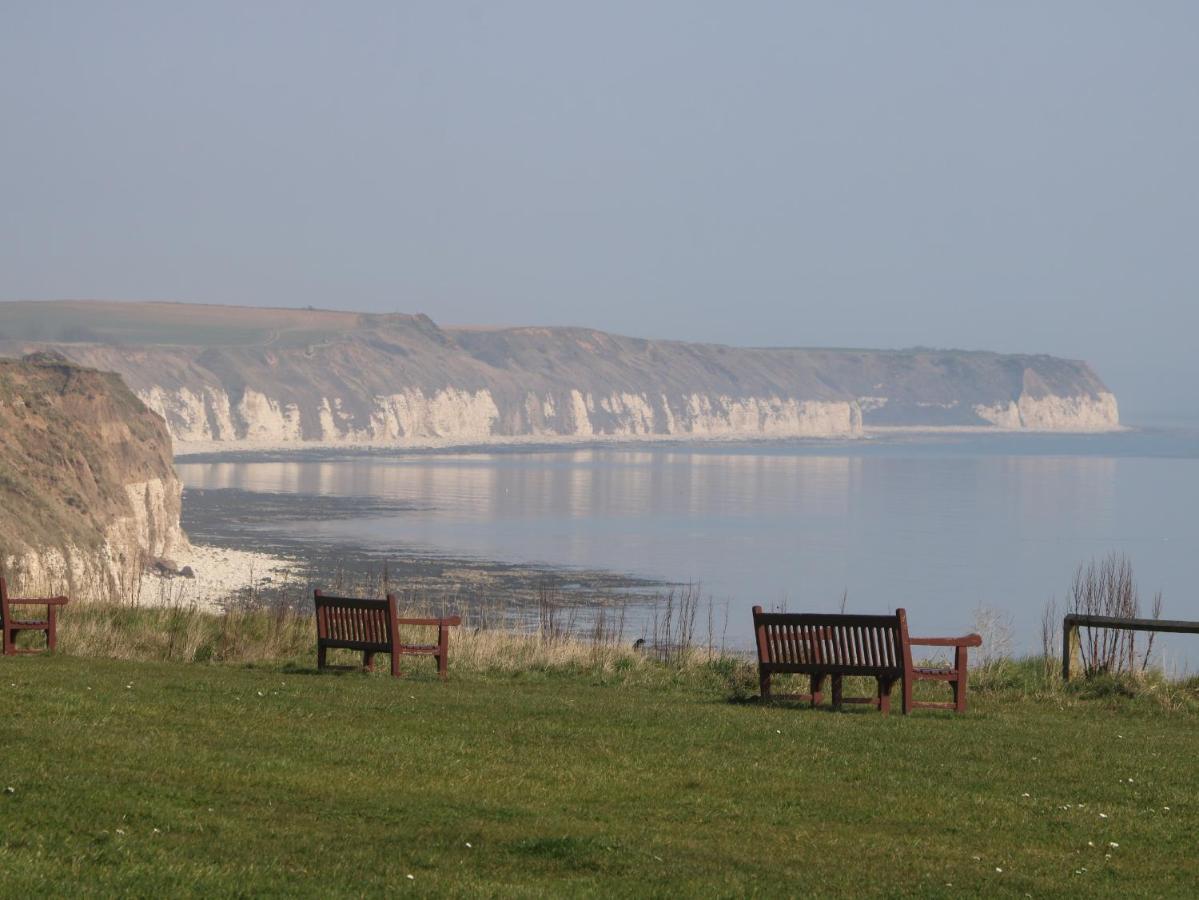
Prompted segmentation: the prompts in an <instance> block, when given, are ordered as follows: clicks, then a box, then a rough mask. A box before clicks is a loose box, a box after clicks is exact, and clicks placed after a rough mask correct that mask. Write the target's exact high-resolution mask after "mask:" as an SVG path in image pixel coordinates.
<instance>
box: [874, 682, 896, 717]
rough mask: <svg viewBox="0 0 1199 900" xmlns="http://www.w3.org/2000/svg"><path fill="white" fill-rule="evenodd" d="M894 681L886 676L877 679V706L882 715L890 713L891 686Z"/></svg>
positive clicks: (893, 684)
mask: <svg viewBox="0 0 1199 900" xmlns="http://www.w3.org/2000/svg"><path fill="white" fill-rule="evenodd" d="M894 686H895V682H894V681H891V680H889V679H886V678H879V679H878V708H879V712H881V713H882V714H883V715H884V716H886V715H890V713H891V688H893V687H894Z"/></svg>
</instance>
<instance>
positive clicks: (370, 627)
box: [313, 590, 462, 679]
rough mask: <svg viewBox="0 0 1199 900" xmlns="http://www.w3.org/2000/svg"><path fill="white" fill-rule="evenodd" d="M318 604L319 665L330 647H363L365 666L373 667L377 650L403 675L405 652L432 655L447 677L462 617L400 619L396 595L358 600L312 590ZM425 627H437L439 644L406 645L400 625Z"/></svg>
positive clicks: (357, 648)
mask: <svg viewBox="0 0 1199 900" xmlns="http://www.w3.org/2000/svg"><path fill="white" fill-rule="evenodd" d="M313 602H314V604H315V605H316V664H317V668H320V669H324V668H326V667H327V666H326V661H325V657H326V652H327V651H328V650H335V649H343V650H360V651H361V652H362V667H363V668H364V669H366V670H367V671H370V670H371V669H373V668H374V664H375V654H376V653H389V654H391V674H392V675H393V676H395V677H396V678H399V677H400V657H401V656H404V655H416V656H432V657H434V659H436V661H437V674H438V675H439V676H440V677H441V678H443V679H444V678H445V677H446V666H447V663H448V659H449V651H450V644H449V640H450V632H449V629H450V627H451V626H453V625H460V624H461V623H462V619H461V618H459V617H458V616H449V617H446V618H439V619H424V618H422V619H414V618H400V617H399V615H398V613H397V611H396V609H397V607H396V597H395V594H388V595H387V599H386V600H358V599H355V598H352V597H332V596H330V595H328V594H325V593H322V592H321V591H319V590H318V591H314V592H313ZM401 626H404V627H409V626H413V627H425V628H436V629H437V643H436V644H405V643H404V642H403V641H402V640H401V639H400V628H401Z"/></svg>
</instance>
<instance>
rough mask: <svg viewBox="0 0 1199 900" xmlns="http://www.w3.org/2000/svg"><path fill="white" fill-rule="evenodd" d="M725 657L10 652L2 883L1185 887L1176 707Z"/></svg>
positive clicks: (280, 890)
mask: <svg viewBox="0 0 1199 900" xmlns="http://www.w3.org/2000/svg"><path fill="white" fill-rule="evenodd" d="M729 669H730V666H729V665H728V664H724V665H722V666H716V667H711V668H707V669H705V668H702V667H701V668H700V669H698V670H694V671H692V672H689V673H686V674H679V673H677V672H672V671H670V670H668V669H665V668H659V667H655V666H645V667H641V668H639V669H629V670H624V671H615V672H609V673H607V674H602V673H598V672H587V671H582V670H574V671H561V672H538V671H527V672H518V673H492V674H487V673H481V672H455V671H453V670H451V672H452V675H451V680H450V682H449V683H448V684H440V683H438V682H437V681H436V680H435V679H433V678H432V677H431V676H430V675H428V674H425V673H423V671H422V672H419V673H415V674H413V675H412V676H411V677H410V678H407V679H404V680H402V681H393V680H392V679H390V678H387V677H385V676H382V675H374V676H368V675H360V674H347V675H336V674H328V673H326V674H321V675H317V674H314V673H313V672H312V671H311V670H307V669H303V668H298V667H294V666H285V665H265V666H256V667H236V666H231V665H198V664H183V663H162V662H128V661H110V660H95V659H82V658H74V657H68V656H58V657H54V658H3V659H0V790H4V793H0V829H2V831H0V893H3V894H4V895H6V896H22V895H30V894H59V895H76V894H87V893H91V894H99V895H117V894H120V895H125V896H177V895H205V896H233V895H243V896H245V895H271V894H275V895H280V894H289V895H304V896H335V895H351V896H360V895H371V896H373V895H382V894H388V895H395V894H401V893H407V892H411V893H414V894H420V895H471V896H529V895H593V896H598V895H603V896H610V895H639V896H647V895H657V896H665V895H680V894H694V895H717V896H749V895H763V896H782V895H819V896H837V895H841V896H902V895H911V896H926V897H935V896H944V897H960V896H980V895H986V896H992V895H1014V896H1016V895H1018V896H1023V895H1026V894H1028V895H1032V896H1036V897H1043V896H1054V895H1071V896H1077V895H1084V894H1085V895H1106V896H1113V895H1119V894H1126V895H1136V896H1194V895H1196V893H1199V854H1197V853H1196V852H1195V847H1196V840H1197V836H1199V773H1197V771H1196V758H1197V756H1199V716H1197V715H1196V714H1195V713H1194V712H1193V711H1190V710H1188V709H1181V710H1178V711H1174V712H1171V711H1168V710H1165V709H1163V708H1162V706H1161V705H1160V704H1158V703H1153V702H1150V701H1147V700H1145V699H1144V698H1136V699H1130V698H1125V697H1122V696H1120V695H1119V694H1118V693H1117V694H1112V695H1110V696H1107V697H1084V696H1082V695H1078V694H1071V693H1061V692H1058V693H1056V694H1045V695H1043V696H1042V697H1041V698H1039V699H1038V698H1037V697H1035V696H1032V695H1030V694H1029V693H1028V692H1027V691H1025V690H1023V689H1020V690H1011V691H1007V692H1004V691H999V692H995V693H988V692H985V691H978V692H975V694H974V695H973V696H972V702H973V708H972V710H971V712H970V713H968V714H967V715H966V716H964V717H958V718H955V717H953V716H952V715H949V714H941V713H937V712H926V713H923V714H913V715H912V716H909V717H906V718H905V717H903V716H900V715H897V714H896V715H892V716H891V717H890V718H883V717H882V716H880V715H879V714H878V713H877V712H874V711H870V710H866V709H852V710H850V711H846V712H843V713H832V712H829V711H822V710H816V711H813V710H809V709H803V708H798V707H794V706H792V707H788V706H762V705H760V704H758V703H756V702H753V701H748V700H745V699H735V696H734V695H736V694H738V693H744V692H743V691H740V692H739V691H737V690H736V688H735V687H734V686H732V685H731V682H732V680H734V679H733V678H732V677H731V675H730V671H729ZM743 684H744V682H743V681H742V685H743ZM10 787H11V788H12V790H11V792H9V791H8V790H7V789H8V788H10ZM1116 845H1118V846H1116Z"/></svg>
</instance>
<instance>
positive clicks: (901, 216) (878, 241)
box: [0, 0, 1199, 418]
mask: <svg viewBox="0 0 1199 900" xmlns="http://www.w3.org/2000/svg"><path fill="white" fill-rule="evenodd" d="M1197 166H1199V3H1194V2H1179V3H1166V2H1154V3H1131V2H1121V3H1103V2H1095V0H1088V2H1078V3H1066V2H1057V3H1054V2H1046V0H1037V2H1030V3H1013V2H1003V3H974V2H964V0H963V2H943V3H914V2H905V3H893V2H880V3H874V4H871V3H853V4H849V3H829V2H819V3H800V2H786V3H733V2H724V3H702V2H695V0H688V2H679V3H673V2H672V3H668V2H651V0H639V2H632V3H618V2H608V0H605V2H602V3H600V2H590V3H570V2H562V0H557V2H545V3H515V2H508V3H499V2H479V3H453V2H430V3H424V4H405V3H399V2H340V3H333V2H329V3H301V2H280V3H266V2H236V3H219V2H213V0H206V2H197V3H190V4H184V3H162V2H148V3H102V2H81V3H60V2H49V0H29V2H23V0H0V299H41V298H52V297H97V298H128V299H151V298H160V299H174V300H185V301H207V302H216V303H248V304H264V305H280V306H286V305H308V304H312V305H316V306H325V307H333V308H345V309H360V310H386V311H394V310H400V311H406V312H418V311H420V312H426V313H428V314H429V315H431V316H432V317H433V318H434V319H435V320H437V321H438V322H442V323H549V324H584V325H593V326H596V327H599V328H604V329H609V330H614V331H618V332H623V333H627V334H634V335H642V336H653V337H675V338H683V339H694V340H715V341H724V342H729V343H736V344H791V345H839V346H846V345H849V346H881V347H901V346H910V345H917V344H922V345H930V346H941V347H969V348H988V349H995V350H1013V351H1015V350H1019V351H1035V352H1049V353H1055V354H1061V355H1066V356H1071V357H1081V358H1084V359H1088V360H1090V361H1091V362H1093V363H1094V364H1095V365H1096V367H1097V368H1098V370H1099V371H1100V374H1101V375H1102V376H1104V377H1105V378H1106V380H1107V381H1108V383H1109V384H1110V385H1111V386H1112V387H1113V388H1114V389H1115V390H1116V392H1117V394H1118V395H1120V396H1121V398H1122V400H1123V404H1124V409H1125V412H1126V414H1128V415H1130V416H1131V417H1133V418H1136V417H1137V416H1138V415H1141V416H1144V415H1149V414H1153V413H1160V412H1164V411H1168V410H1170V409H1176V410H1177V411H1179V412H1182V413H1192V414H1193V413H1197V412H1199V390H1197V388H1196V386H1197V385H1199V354H1197V353H1196V352H1195V350H1194V347H1195V343H1196V340H1197V332H1199V247H1197V243H1199V240H1197V239H1199V175H1197V174H1196V167H1197Z"/></svg>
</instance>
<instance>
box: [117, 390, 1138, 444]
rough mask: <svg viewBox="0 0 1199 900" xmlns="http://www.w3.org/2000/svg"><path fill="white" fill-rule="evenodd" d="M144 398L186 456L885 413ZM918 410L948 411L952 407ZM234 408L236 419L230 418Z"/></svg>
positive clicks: (689, 399) (1084, 400) (1106, 397)
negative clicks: (219, 450) (302, 404)
mask: <svg viewBox="0 0 1199 900" xmlns="http://www.w3.org/2000/svg"><path fill="white" fill-rule="evenodd" d="M140 396H141V397H142V399H143V400H144V401H145V402H146V404H147V405H148V406H150V407H151V408H152V409H155V410H156V411H158V412H159V413H160V414H162V415H163V417H164V418H165V419H166V422H167V425H168V427H169V428H170V430H171V431H172V434H173V435H174V437H175V440H176V442H177V443H178V444H181V445H182V447H183V449H185V450H186V449H192V448H200V447H205V446H212V445H216V446H220V447H228V448H230V449H233V448H255V447H258V448H267V447H277V446H286V445H294V444H297V443H301V442H305V441H311V442H313V443H318V444H320V445H327V446H360V445H370V446H380V447H405V446H428V445H453V444H487V443H500V442H506V441H512V440H520V439H522V438H537V439H543V440H548V441H555V440H562V441H572V440H575V441H577V440H585V439H588V438H613V439H641V440H654V439H679V438H685V439H716V440H752V439H760V438H818V437H853V436H856V435H860V434H861V433H862V431H863V422H862V416H863V412H867V413H869V412H870V411H872V410H878V409H881V408H883V407H885V406H886V405H887V403H888V401H887V399H886V398H885V397H879V396H869V397H861V398H858V399H856V400H848V401H836V400H833V401H826V400H799V399H796V398H794V397H780V396H768V397H733V396H728V395H711V394H704V393H691V394H686V395H676V396H669V395H666V394H658V395H649V394H644V393H633V392H629V391H613V392H609V393H602V394H600V393H595V392H592V391H585V390H582V389H579V388H574V389H571V390H569V391H564V392H559V393H557V394H546V395H541V394H538V393H535V392H532V391H530V392H527V393H526V394H525V395H524V398H523V400H517V401H515V402H511V403H509V404H508V406H507V407H506V408H501V406H500V404H499V403H497V401H496V398H495V397H494V396H493V395H492V393H491V392H490V391H488V390H475V391H470V390H460V389H456V388H445V389H442V390H439V391H433V392H425V391H422V390H421V389H419V388H412V389H409V390H405V391H400V392H397V393H394V394H389V395H386V396H375V397H372V398H369V401H368V404H369V405H364V404H363V402H362V399H361V398H359V399H358V401H357V402H356V403H353V402H351V400H350V399H349V398H345V397H322V398H320V401H319V404H318V405H317V406H316V407H315V408H314V409H312V410H308V411H305V410H301V409H300V408H299V407H298V406H297V405H296V404H294V403H285V402H281V401H279V400H277V399H275V398H272V397H269V396H266V395H265V394H263V393H261V392H258V391H254V390H247V391H246V392H245V395H244V396H243V397H242V398H241V399H240V400H238V401H236V402H234V401H232V400H231V399H230V397H229V396H228V395H227V394H226V393H225V392H224V391H222V390H220V389H219V388H214V387H205V388H203V389H202V390H199V391H193V390H189V389H187V388H180V389H178V390H175V391H168V390H165V389H163V388H161V387H154V388H152V389H150V390H149V391H143V392H142V393H141V395H140ZM916 406H918V407H924V406H935V407H936V408H937V409H942V408H944V409H952V408H955V407H956V406H957V402H956V401H955V402H952V403H939V404H919V403H918V404H916ZM231 408H232V409H233V410H234V411H235V414H234V415H232V416H231V415H230V412H229V411H230V409H231ZM355 409H356V410H357V411H356V412H355V411H354V410H355ZM364 410H365V411H364ZM973 410H974V413H975V414H976V415H977V416H978V417H979V418H980V419H982V420H983V421H984V422H987V423H989V424H990V425H991V426H992V427H995V428H997V429H1002V430H1012V431H1017V430H1019V431H1105V430H1112V429H1116V428H1119V411H1118V408H1117V405H1116V399H1115V397H1113V396H1112V395H1111V394H1108V393H1101V394H1099V395H1098V396H1078V397H1057V396H1052V395H1050V396H1045V397H1039V398H1037V397H1032V396H1031V395H1029V394H1027V393H1025V394H1023V395H1022V396H1021V397H1020V398H1019V399H1018V400H1014V401H1011V402H1009V403H1005V404H994V405H985V404H978V405H975V406H974V407H973ZM305 416H307V417H308V418H307V419H305ZM235 423H236V424H235ZM306 436H307V437H306Z"/></svg>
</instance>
